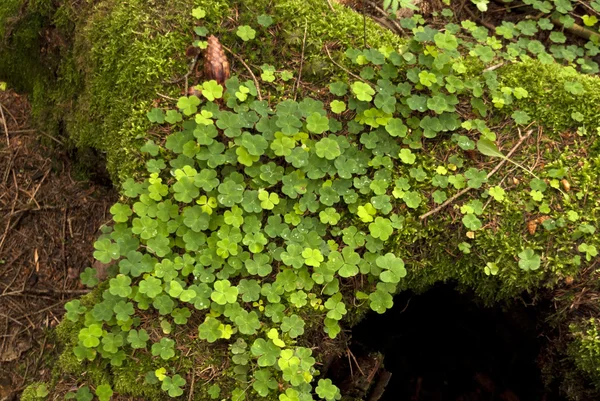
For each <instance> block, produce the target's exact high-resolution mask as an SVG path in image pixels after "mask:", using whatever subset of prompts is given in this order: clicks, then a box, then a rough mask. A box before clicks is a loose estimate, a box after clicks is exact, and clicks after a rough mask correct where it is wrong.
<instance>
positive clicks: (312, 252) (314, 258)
mask: <svg viewBox="0 0 600 401" xmlns="http://www.w3.org/2000/svg"><path fill="white" fill-rule="evenodd" d="M302 257H303V258H304V263H305V264H306V265H308V266H313V267H318V266H320V265H321V262H323V261H324V260H325V258H324V257H323V254H321V251H319V250H318V249H312V248H305V249H304V250H303V251H302Z"/></svg>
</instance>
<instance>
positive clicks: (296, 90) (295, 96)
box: [294, 18, 308, 100]
mask: <svg viewBox="0 0 600 401" xmlns="http://www.w3.org/2000/svg"><path fill="white" fill-rule="evenodd" d="M307 32H308V21H307V20H306V18H305V19H304V38H303V39H302V54H301V55H300V67H299V68H298V79H297V80H296V83H295V84H294V100H296V98H297V96H298V88H299V87H300V80H301V79H302V67H303V66H304V49H305V48H306V33H307Z"/></svg>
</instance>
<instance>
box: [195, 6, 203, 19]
mask: <svg viewBox="0 0 600 401" xmlns="http://www.w3.org/2000/svg"><path fill="white" fill-rule="evenodd" d="M192 16H193V17H194V18H196V19H202V18H204V17H206V11H205V10H204V9H203V8H202V7H196V8H194V9H193V10H192Z"/></svg>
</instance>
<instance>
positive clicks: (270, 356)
mask: <svg viewBox="0 0 600 401" xmlns="http://www.w3.org/2000/svg"><path fill="white" fill-rule="evenodd" d="M250 352H252V355H254V356H257V357H258V361H257V362H258V366H263V367H264V366H273V365H275V362H277V358H278V357H279V354H280V353H281V349H280V348H279V347H277V346H276V345H275V344H273V342H272V341H271V340H268V341H266V340H265V339H263V338H257V339H256V340H254V343H252V347H250Z"/></svg>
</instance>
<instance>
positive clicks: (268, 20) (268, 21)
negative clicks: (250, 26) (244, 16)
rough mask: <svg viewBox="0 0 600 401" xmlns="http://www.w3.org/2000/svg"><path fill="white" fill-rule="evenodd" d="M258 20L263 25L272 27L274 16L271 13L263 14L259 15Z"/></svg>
mask: <svg viewBox="0 0 600 401" xmlns="http://www.w3.org/2000/svg"><path fill="white" fill-rule="evenodd" d="M256 20H257V21H258V23H259V24H260V25H262V26H264V27H265V28H268V27H270V26H271V25H273V17H271V16H270V15H266V14H262V15H259V16H258V17H257V18H256Z"/></svg>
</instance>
